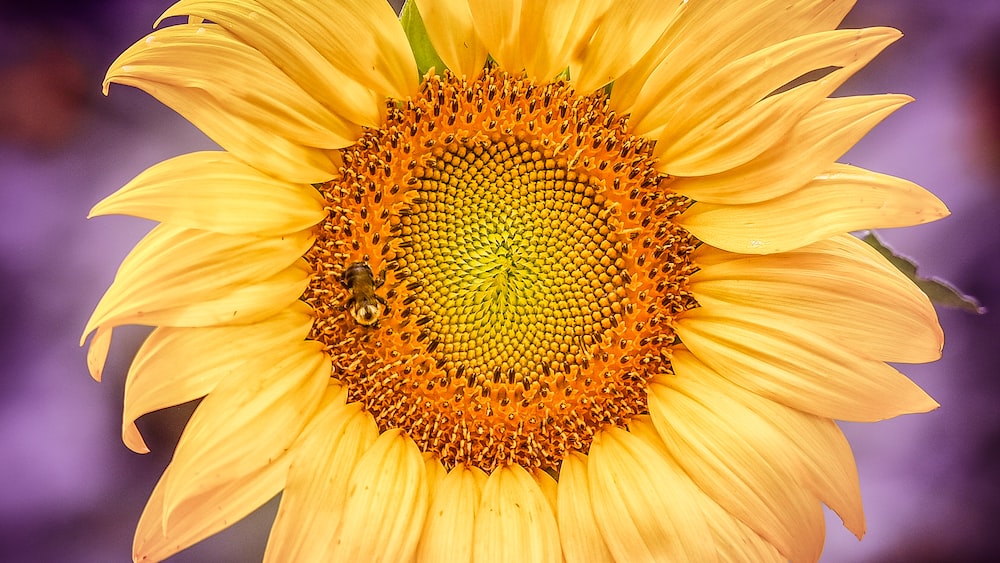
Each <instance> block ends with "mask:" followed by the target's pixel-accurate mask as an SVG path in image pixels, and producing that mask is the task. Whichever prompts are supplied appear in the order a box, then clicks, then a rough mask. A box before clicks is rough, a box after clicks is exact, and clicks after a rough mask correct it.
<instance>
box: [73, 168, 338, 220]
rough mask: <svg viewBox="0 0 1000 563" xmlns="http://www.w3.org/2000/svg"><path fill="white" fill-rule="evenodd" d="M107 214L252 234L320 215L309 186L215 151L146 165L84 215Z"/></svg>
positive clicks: (317, 200)
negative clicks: (143, 169) (292, 181)
mask: <svg viewBox="0 0 1000 563" xmlns="http://www.w3.org/2000/svg"><path fill="white" fill-rule="evenodd" d="M111 214H121V215H131V216H133V217H142V218H144V219H151V220H153V221H159V222H161V223H169V224H171V225H176V226H180V227H188V228H191V229H201V230H206V231H213V232H217V233H226V234H252V235H258V236H276V235H283V234H290V233H294V232H299V231H304V230H306V229H308V228H309V227H311V226H313V225H315V224H316V223H318V222H319V221H320V220H321V219H323V217H325V215H326V213H325V211H324V210H323V204H322V201H321V199H320V197H319V194H317V193H316V191H315V190H313V189H312V188H310V187H308V186H305V185H301V184H299V185H297V184H291V183H288V182H283V181H281V180H277V179H275V178H272V177H270V176H268V175H266V174H262V173H260V172H259V171H257V170H256V169H255V168H253V167H251V166H249V165H247V164H244V163H243V162H242V161H240V160H238V159H236V158H235V157H233V156H232V155H231V154H229V153H227V152H218V151H213V152H196V153H191V154H186V155H182V156H178V157H175V158H171V159H169V160H165V161H163V162H161V163H159V164H157V165H155V166H152V167H151V168H149V169H147V170H146V171H145V172H143V173H142V174H139V175H138V176H136V177H135V178H134V179H133V180H132V181H131V182H129V183H128V184H126V185H125V186H124V187H122V188H121V189H120V190H118V191H117V192H115V193H113V194H111V195H110V196H108V197H107V198H105V199H104V200H103V201H101V202H100V203H98V204H97V205H95V206H94V208H93V209H92V210H91V211H90V215H89V216H88V218H89V217H95V216H99V215H111Z"/></svg>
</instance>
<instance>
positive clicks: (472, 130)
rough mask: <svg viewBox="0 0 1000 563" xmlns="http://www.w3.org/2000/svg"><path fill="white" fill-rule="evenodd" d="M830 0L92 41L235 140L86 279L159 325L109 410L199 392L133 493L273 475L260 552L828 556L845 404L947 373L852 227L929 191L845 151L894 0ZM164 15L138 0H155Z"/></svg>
mask: <svg viewBox="0 0 1000 563" xmlns="http://www.w3.org/2000/svg"><path fill="white" fill-rule="evenodd" d="M852 4H853V2H850V1H839V0H835V1H824V2H817V1H812V0H796V1H792V2H787V1H783V2H777V1H771V0H765V1H760V0H756V1H753V2H751V1H749V0H734V1H732V2H728V3H726V4H725V5H720V4H719V3H713V2H708V1H704V0H702V1H695V0H690V1H684V2H662V1H660V0H637V1H630V2H610V1H607V0H600V1H598V0H593V1H585V2H565V1H561V0H539V1H532V2H492V1H489V2H488V1H481V0H447V1H445V0H416V1H411V2H409V3H408V4H407V6H406V8H405V9H404V13H403V18H402V24H401V23H400V21H399V20H398V19H397V17H396V14H394V13H393V12H392V10H391V9H390V8H389V7H388V5H387V4H385V3H384V2H383V0H356V1H352V2H345V1H339V0H338V1H332V2H320V1H318V0H287V1H284V2H279V1H273V2H263V1H259V2H246V1H243V0H182V1H180V2H178V3H177V4H175V5H174V6H172V7H171V8H170V9H168V10H167V12H165V13H164V15H163V18H166V17H169V16H178V15H183V16H189V19H188V20H187V22H186V23H180V24H178V25H173V26H169V27H165V28H163V29H160V30H157V31H154V32H153V33H152V34H150V35H149V36H147V37H146V38H144V39H143V40H141V41H139V42H138V43H136V44H135V45H134V46H133V47H131V48H129V49H128V50H127V51H126V52H125V53H123V54H122V56H121V57H119V59H118V60H117V61H115V63H114V64H113V65H112V67H111V70H110V71H109V73H108V77H107V80H106V85H107V84H108V83H111V82H116V83H121V84H127V85H132V86H136V87H138V88H141V89H143V90H145V91H147V92H149V93H151V94H152V95H154V96H156V97H157V98H159V99H160V100H161V101H163V102H164V103H166V104H167V105H170V106H171V107H173V108H174V109H176V110H177V111H178V112H179V113H181V114H182V115H184V116H185V117H186V118H188V119H189V120H191V121H192V122H193V123H194V124H195V125H197V126H198V127H200V128H201V129H202V130H203V131H204V132H205V133H206V134H207V135H208V136H210V137H211V138H212V139H214V140H215V141H216V142H218V143H219V144H220V145H221V146H222V148H223V150H222V151H216V152H203V153H192V154H188V155H184V156H180V157H177V158H175V159H171V160H168V161H166V162H164V163H161V164H159V165H156V166H154V167H153V168H151V169H149V170H147V171H146V172H144V173H142V174H140V175H139V176H138V177H137V178H136V179H135V180H133V181H132V182H130V183H129V184H128V185H127V186H125V187H124V188H122V189H121V190H120V191H119V192H117V193H115V194H113V195H112V196H110V197H109V198H108V199H106V200H105V201H103V202H101V203H100V204H98V205H97V206H96V207H95V208H94V210H93V212H92V214H93V215H100V214H107V213H127V214H132V215H137V216H141V217H147V218H150V219H154V220H156V221H159V222H161V223H162V224H161V225H160V226H158V227H157V228H155V229H154V230H153V231H152V232H151V233H150V234H149V235H148V236H147V237H146V238H145V239H144V240H143V241H142V242H140V243H139V244H138V245H137V246H136V249H135V250H134V251H133V252H132V254H131V255H130V256H129V257H128V258H126V260H125V262H124V263H123V265H122V267H121V269H120V271H119V274H118V276H117V278H116V280H115V282H114V283H113V284H112V287H111V288H110V289H109V290H108V292H107V294H106V295H105V297H104V298H103V299H102V300H101V302H100V303H99V304H98V306H97V309H96V311H95V312H94V315H93V317H92V319H91V321H90V323H89V324H88V326H87V329H86V332H87V333H90V332H91V331H93V330H96V334H95V336H94V339H93V341H92V343H91V352H90V355H89V358H88V360H89V363H90V365H91V370H92V373H93V374H94V375H95V377H99V375H100V371H101V369H102V365H103V363H104V357H105V356H106V354H107V348H108V345H109V343H110V337H111V330H112V329H113V328H114V327H115V326H118V325H121V324H127V323H139V324H149V325H153V326H155V327H156V329H155V330H154V331H153V333H152V334H151V335H150V337H149V338H148V340H147V341H146V342H145V343H144V344H143V347H142V349H140V351H139V353H138V354H137V357H136V359H135V360H134V362H133V365H132V368H131V369H130V371H129V375H128V380H127V382H126V405H125V414H124V420H123V438H124V439H125V441H126V443H127V444H128V445H129V446H130V447H132V448H133V449H136V450H137V451H144V450H145V449H146V448H145V444H144V443H143V441H142V438H141V436H140V435H139V433H138V431H137V429H136V428H135V426H134V421H135V420H136V418H138V417H139V416H141V415H142V414H145V413H147V412H150V411H152V410H155V409H158V408H163V407H166V406H171V405H175V404H179V403H182V402H186V401H189V400H192V399H197V398H200V397H204V399H203V400H202V402H201V404H200V406H199V407H198V409H197V411H196V412H195V414H194V415H193V416H192V418H191V421H190V422H189V423H188V425H187V428H186V429H185V431H184V434H183V436H182V437H181V440H180V443H179V444H178V446H177V450H176V452H175V455H174V458H173V461H172V462H171V464H170V466H169V467H168V468H167V470H166V471H165V472H164V475H163V477H162V479H161V481H160V484H159V485H158V486H157V488H156V490H155V491H154V492H153V495H152V497H151V498H150V501H149V504H148V506H147V509H146V511H145V513H144V514H143V517H142V519H141V521H140V523H139V529H138V532H137V536H136V544H135V557H136V559H137V560H138V559H161V558H164V557H168V556H169V555H171V554H172V553H175V552H177V551H179V550H181V549H184V548H186V547H187V546H189V545H191V544H193V543H195V542H197V541H199V540H200V539H202V538H204V537H206V536H207V535H211V534H212V533H215V532H216V531H218V530H219V529H221V528H223V527H225V526H226V525H228V524H229V523H231V522H233V521H235V520H238V519H239V518H241V517H242V516H244V515H245V514H247V513H248V512H249V511H251V510H253V509H254V508H256V507H257V506H259V505H260V504H262V503H263V502H265V501H266V500H267V499H268V498H270V497H271V496H273V495H274V494H276V493H277V492H278V491H281V490H284V493H283V496H282V501H281V507H280V509H279V513H278V516H277V519H276V521H275V524H274V527H273V529H272V532H271V538H270V540H269V543H268V548H267V552H266V554H265V559H268V560H273V561H287V560H345V561H354V560H391V561H397V560H398V561H409V560H420V561H441V560H449V561H451V560H454V561H466V560H468V561H472V560H476V561H487V560H495V561H511V560H531V561H563V560H565V561H646V560H648V561H663V560H672V561H673V560H690V561H713V560H720V561H724V560H755V561H757V560H760V561H768V560H773V561H783V560H786V559H790V560H792V561H796V562H801V561H814V560H816V559H817V558H818V557H819V553H820V551H821V549H822V542H823V527H824V524H823V514H822V509H821V507H822V505H823V504H826V505H829V506H830V507H831V508H833V509H834V510H835V511H836V512H837V513H838V514H840V516H841V517H842V518H843V519H844V523H845V525H846V526H847V527H848V528H849V529H850V530H851V531H853V532H854V533H855V534H857V535H859V536H860V535H861V534H862V533H863V531H864V517H863V514H862V510H861V505H860V495H859V492H858V485H857V476H856V471H855V468H854V461H853V457H852V455H851V452H850V448H849V447H848V446H847V444H846V441H845V440H844V438H843V435H842V434H841V433H840V431H839V430H838V429H837V427H836V425H835V424H834V422H833V421H834V419H843V420H879V419H882V418H887V417H891V416H895V415H898V414H902V413H907V412H920V411H925V410H929V409H931V408H934V407H935V406H936V403H935V402H934V401H933V400H932V399H930V397H928V396H927V395H926V394H925V393H924V392H923V391H921V390H920V389H919V388H918V387H916V386H915V385H914V384H913V383H911V382H910V381H909V380H908V379H906V378H905V377H904V376H903V375H902V374H900V373H899V372H897V371H896V370H895V369H894V368H892V367H890V366H889V365H888V364H887V363H886V362H889V361H893V362H923V361H930V360H933V359H935V358H936V357H937V356H938V354H939V353H940V349H941V338H942V337H941V332H940V328H939V327H938V324H937V319H936V316H935V314H934V311H933V309H932V308H931V306H930V303H929V302H928V300H927V298H926V297H925V296H924V295H923V294H922V293H921V292H920V291H919V290H918V289H917V288H916V287H915V286H914V285H913V284H912V283H911V282H910V281H909V280H908V279H907V278H905V277H904V276H902V275H901V274H900V273H899V272H898V271H897V270H895V269H894V268H893V267H892V266H891V265H890V264H889V263H888V262H886V261H885V259H883V258H882V257H881V256H880V255H879V254H878V253H876V252H875V251H873V250H872V249H871V248H869V247H867V246H866V245H865V244H864V243H862V242H860V241H858V240H857V239H855V238H853V237H852V236H850V235H849V234H847V233H848V232H850V231H854V230H859V229H870V228H881V227H895V226H904V225H911V224H916V223H921V222H925V221H929V220H933V219H936V218H939V217H941V216H944V215H945V214H946V213H947V211H946V209H945V208H944V206H943V205H942V204H941V203H940V202H939V201H938V200H937V199H936V198H935V197H934V196H932V195H930V194H929V193H928V192H926V191H925V190H923V189H922V188H920V187H918V186H916V185H914V184H912V183H909V182H907V181H905V180H901V179H898V178H893V177H890V176H885V175H882V174H877V173H874V172H870V171H867V170H863V169H860V168H856V167H852V166H848V165H844V164H838V163H836V159H837V158H839V157H840V156H841V154H843V152H845V151H846V150H847V149H848V148H850V146H851V145H853V144H854V143H855V142H856V141H857V140H858V139H860V138H861V137H862V136H863V135H864V134H865V133H866V132H867V131H868V130H869V129H870V128H871V127H873V126H874V125H876V124H877V123H878V122H879V121H881V120H882V119H883V118H884V117H886V116H887V115H889V114H890V113H892V111H894V110H895V109H897V108H898V107H900V106H902V105H904V104H905V103H906V102H908V101H909V98H907V97H905V96H898V95H883V96H858V97H841V98H834V97H830V95H831V94H832V92H833V91H834V90H835V89H836V88H837V87H838V86H839V85H840V84H842V83H843V82H844V81H845V80H846V79H847V78H848V77H849V76H850V75H851V74H853V73H854V72H856V71H857V70H858V69H859V68H861V67H862V66H864V65H865V64H866V63H867V62H868V61H870V60H871V59H872V58H873V57H874V56H875V55H876V54H877V53H878V52H879V51H881V49H883V48H884V47H885V46H886V45H888V44H890V43H891V42H893V41H895V40H896V39H897V38H898V37H899V33H898V32H897V31H895V30H892V29H889V28H871V29H861V30H838V29H836V27H837V26H838V24H839V23H840V20H841V19H842V18H843V16H844V15H845V14H846V12H847V11H848V9H849V8H850V6H851V5H852ZM161 20H162V18H161Z"/></svg>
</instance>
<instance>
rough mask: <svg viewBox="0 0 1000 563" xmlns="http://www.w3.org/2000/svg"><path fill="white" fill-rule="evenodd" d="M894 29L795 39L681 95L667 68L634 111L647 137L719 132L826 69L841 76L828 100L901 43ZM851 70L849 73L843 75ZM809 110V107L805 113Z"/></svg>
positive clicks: (829, 79) (717, 72)
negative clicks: (665, 129) (664, 129)
mask: <svg viewBox="0 0 1000 563" xmlns="http://www.w3.org/2000/svg"><path fill="white" fill-rule="evenodd" d="M900 36H901V34H900V33H899V31H897V30H895V29H891V28H868V29H860V30H855V29H840V30H835V31H823V32H819V33H811V34H808V35H801V36H798V37H794V38H790V39H787V40H785V41H781V42H779V43H776V44H773V45H769V46H767V47H765V48H763V49H760V50H758V51H754V52H753V53H749V54H747V55H744V56H742V57H740V58H738V59H736V60H733V61H731V62H729V63H728V64H725V65H722V66H720V67H717V68H716V69H714V70H713V74H711V75H709V76H706V77H705V78H704V79H703V80H702V81H701V82H699V83H697V84H694V85H691V86H689V87H687V88H684V89H682V90H681V91H678V90H677V89H676V84H675V83H674V82H673V80H676V76H674V75H673V73H671V72H669V68H668V67H660V69H659V71H658V72H655V73H653V75H652V76H650V78H649V79H648V81H647V83H646V84H645V86H644V90H643V92H642V94H641V95H640V96H639V98H638V99H637V100H636V102H635V104H634V106H633V108H632V111H633V114H634V115H636V116H637V117H638V121H637V122H636V124H635V128H636V131H637V132H638V133H639V134H642V133H644V132H646V131H652V130H654V129H657V128H659V127H660V126H662V125H669V126H670V128H671V130H673V131H674V132H675V134H677V135H683V136H690V135H691V134H692V133H697V132H698V131H699V130H703V129H707V130H711V129H715V128H717V127H718V126H719V124H722V123H725V122H728V121H730V120H732V119H733V118H735V117H738V116H739V115H740V114H742V113H744V112H746V111H747V110H750V109H752V107H753V105H754V104H756V103H757V102H759V101H760V100H763V99H764V98H766V97H767V96H768V95H770V94H772V93H773V92H775V91H776V90H778V89H780V88H782V87H784V86H786V85H788V84H789V83H790V82H792V81H794V80H797V79H800V78H801V77H803V76H804V75H806V74H808V73H810V72H812V71H815V70H818V69H824V68H831V67H840V68H841V71H837V72H831V73H830V74H827V75H825V76H824V77H823V78H822V79H820V80H818V81H819V82H824V83H826V84H827V86H828V88H827V89H826V91H825V93H821V94H819V97H820V98H823V97H826V96H827V95H829V94H830V93H831V92H833V90H835V89H836V87H837V86H839V85H840V84H842V83H843V82H844V81H845V80H846V79H847V78H848V77H849V76H850V75H851V74H853V72H854V71H857V70H858V69H859V68H861V67H863V66H864V65H865V64H867V63H868V62H869V61H871V60H872V59H873V58H874V57H875V55H877V54H878V53H879V52H881V51H882V49H884V48H885V47H886V46H887V45H889V44H891V43H892V42H894V41H896V40H897V39H899V37H900ZM843 70H847V71H848V72H843ZM805 109H806V110H808V109H809V108H808V107H807V108H805Z"/></svg>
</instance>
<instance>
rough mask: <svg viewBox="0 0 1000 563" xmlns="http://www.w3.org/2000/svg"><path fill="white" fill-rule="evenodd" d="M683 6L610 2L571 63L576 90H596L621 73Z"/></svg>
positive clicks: (679, 0)
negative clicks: (588, 38)
mask: <svg viewBox="0 0 1000 563" xmlns="http://www.w3.org/2000/svg"><path fill="white" fill-rule="evenodd" d="M685 4H687V0H617V1H615V2H613V3H612V4H611V6H610V7H609V8H608V10H607V12H606V13H605V14H604V17H603V19H601V20H600V24H599V25H598V26H597V29H596V30H595V31H594V35H593V37H591V38H590V40H589V41H587V43H586V47H585V50H584V51H583V52H581V53H579V54H578V57H577V60H576V61H574V64H573V67H572V76H573V83H574V86H575V87H576V88H577V90H579V91H580V92H590V91H592V90H596V89H597V88H600V87H602V86H604V85H605V84H607V83H609V82H612V81H613V80H615V79H616V78H618V77H619V76H621V75H622V74H624V73H625V72H626V71H627V70H628V69H629V68H631V67H632V65H634V64H635V63H636V62H638V61H639V59H641V58H642V56H643V55H645V54H646V52H647V51H649V49H650V48H651V47H652V46H653V44H654V43H656V40H657V39H658V38H659V37H660V36H661V35H662V34H663V32H664V30H666V29H667V28H668V27H669V26H670V24H671V22H672V21H673V20H674V19H675V18H676V17H677V16H678V15H679V14H680V13H682V12H683V10H684V6H685Z"/></svg>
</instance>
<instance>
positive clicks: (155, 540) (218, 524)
mask: <svg viewBox="0 0 1000 563" xmlns="http://www.w3.org/2000/svg"><path fill="white" fill-rule="evenodd" d="M287 471H288V456H281V457H279V458H278V459H276V460H274V461H273V462H272V463H269V464H267V465H266V466H264V467H263V468H261V469H260V470H259V471H255V472H253V473H251V474H249V475H245V476H243V477H240V478H238V479H234V480H233V481H230V482H228V483H226V484H224V485H222V486H220V487H218V488H215V489H213V490H211V491H207V492H205V493H204V494H200V495H197V496H194V497H191V498H188V499H185V500H184V502H183V503H181V505H180V506H178V507H176V508H175V509H174V512H173V514H172V515H171V519H170V525H169V527H168V526H165V522H164V519H163V515H164V512H163V507H164V502H163V500H164V491H165V490H166V482H167V481H168V480H169V479H170V473H171V468H170V466H167V469H166V471H164V472H163V476H162V477H160V481H159V482H158V483H157V484H156V488H154V489H153V493H152V494H151V495H150V497H149V500H148V501H146V508H145V509H144V510H143V511H142V516H141V517H140V518H139V525H138V527H137V528H136V531H135V540H134V541H133V544H132V559H133V561H136V562H137V563H138V562H152V561H162V560H164V559H166V558H168V557H170V556H171V555H173V554H175V553H177V552H179V551H182V550H184V549H187V548H188V547H190V546H192V545H194V544H196V543H198V542H200V541H201V540H203V539H205V538H207V537H209V536H211V535H214V534H216V533H218V532H220V531H222V530H224V529H226V528H228V527H229V526H232V525H233V524H235V523H236V522H239V521H240V520H242V519H243V518H244V517H245V516H246V515H248V514H250V513H251V512H253V511H254V510H256V509H257V508H258V507H260V506H261V505H263V504H264V503H265V502H267V501H268V500H270V499H271V498H273V497H274V496H275V495H277V494H278V493H279V492H281V488H282V487H283V486H284V484H285V475H286V473H287Z"/></svg>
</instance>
